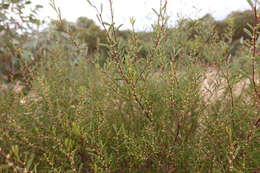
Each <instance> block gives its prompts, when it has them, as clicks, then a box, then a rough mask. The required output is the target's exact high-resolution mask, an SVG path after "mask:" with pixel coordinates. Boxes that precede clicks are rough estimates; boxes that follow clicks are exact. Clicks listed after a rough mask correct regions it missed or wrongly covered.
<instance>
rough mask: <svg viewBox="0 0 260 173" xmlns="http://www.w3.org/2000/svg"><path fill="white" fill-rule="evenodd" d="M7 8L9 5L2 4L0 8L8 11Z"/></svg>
mask: <svg viewBox="0 0 260 173" xmlns="http://www.w3.org/2000/svg"><path fill="white" fill-rule="evenodd" d="M9 6H10V4H2V8H3V9H5V10H6V9H8V8H9Z"/></svg>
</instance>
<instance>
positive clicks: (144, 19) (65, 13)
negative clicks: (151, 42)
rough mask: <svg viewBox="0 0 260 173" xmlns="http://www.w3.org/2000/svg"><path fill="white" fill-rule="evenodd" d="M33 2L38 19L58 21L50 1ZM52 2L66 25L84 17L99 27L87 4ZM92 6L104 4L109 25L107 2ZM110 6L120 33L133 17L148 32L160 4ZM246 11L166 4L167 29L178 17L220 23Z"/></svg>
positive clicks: (241, 5)
mask: <svg viewBox="0 0 260 173" xmlns="http://www.w3.org/2000/svg"><path fill="white" fill-rule="evenodd" d="M35 2H36V3H38V4H42V5H43V6H44V9H42V10H41V11H40V13H39V16H40V18H41V19H47V16H49V17H51V18H53V19H57V15H56V14H55V12H54V10H53V9H52V8H51V7H50V5H49V0H37V1H35ZM55 2H56V5H57V6H58V7H59V8H60V10H61V14H62V17H63V18H65V19H67V20H68V21H72V22H75V21H76V19H77V18H78V17H80V16H85V17H88V18H91V19H93V20H94V21H95V22H96V23H98V21H97V17H96V12H95V10H94V9H93V8H92V7H90V5H89V4H88V3H87V1H86V0H55ZM92 2H93V3H94V4H95V5H96V6H97V7H98V8H99V7H100V4H101V3H103V8H104V12H103V13H104V19H105V20H106V21H108V22H109V19H110V18H109V11H108V9H109V6H108V0H92ZM113 4H114V12H115V22H116V24H118V25H119V24H123V27H122V29H127V28H130V27H131V25H130V22H129V18H130V17H134V18H135V19H136V29H137V30H147V29H149V28H150V26H151V24H152V23H153V22H154V21H155V19H156V17H155V15H154V13H153V11H152V10H151V9H152V8H155V9H158V8H159V4H160V0H113ZM245 9H249V5H248V4H247V0H168V15H169V16H170V21H169V24H170V25H174V24H175V22H176V21H177V19H178V18H180V17H190V18H193V19H195V18H198V17H201V16H203V15H205V14H206V13H211V14H212V15H213V17H214V18H215V19H218V20H220V19H223V18H225V17H226V16H227V15H228V14H229V13H230V12H231V11H235V10H245ZM179 16H180V17H179Z"/></svg>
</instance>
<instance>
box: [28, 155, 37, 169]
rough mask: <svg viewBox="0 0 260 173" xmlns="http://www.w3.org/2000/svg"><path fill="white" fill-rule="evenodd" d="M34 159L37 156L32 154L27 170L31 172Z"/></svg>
mask: <svg viewBox="0 0 260 173" xmlns="http://www.w3.org/2000/svg"><path fill="white" fill-rule="evenodd" d="M34 157H35V154H32V155H31V157H30V160H29V161H28V162H27V164H26V169H27V170H30V168H31V165H32V163H33V160H34Z"/></svg>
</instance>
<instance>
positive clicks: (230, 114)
mask: <svg viewBox="0 0 260 173" xmlns="http://www.w3.org/2000/svg"><path fill="white" fill-rule="evenodd" d="M161 2H162V3H161V6H160V8H159V10H158V11H155V13H156V14H157V17H158V22H156V23H157V24H154V25H153V31H152V32H148V33H144V32H137V33H136V32H135V30H134V20H133V19H131V23H132V25H133V30H131V31H124V32H122V31H119V30H118V28H117V27H116V25H115V24H114V22H113V21H112V22H111V24H109V23H105V22H103V23H102V22H101V28H102V29H100V27H98V26H97V25H96V24H95V23H94V22H93V21H92V20H90V19H87V18H79V19H78V21H77V23H76V24H73V23H70V22H67V21H66V20H62V19H60V20H59V21H53V22H52V23H51V24H50V25H49V27H48V28H47V29H46V30H45V31H43V32H41V33H40V34H38V35H37V37H36V36H35V37H31V38H30V39H29V40H30V41H29V42H27V43H26V44H24V45H23V46H25V47H26V46H28V47H30V46H35V45H36V48H37V50H38V51H35V53H33V50H35V49H32V52H30V51H29V50H28V52H25V50H26V49H22V50H20V52H24V54H29V53H31V54H33V55H37V56H39V57H41V60H40V61H39V62H38V63H37V69H35V70H34V71H33V72H30V73H29V74H30V80H29V81H28V83H29V84H30V90H29V91H28V92H27V93H25V92H24V91H21V92H14V91H12V90H11V89H7V90H5V89H4V88H2V86H1V87H0V105H1V106H0V116H1V118H0V132H1V133H0V172H55V173H56V172H57V173H58V172H75V173H76V172H77V173H80V172H166V173H173V172H180V173H182V172H185V173H186V172H187V173H189V172H191V173H193V172H203V173H204V172H205V173H206V172H230V173H231V172H248V173H249V172H257V171H258V170H259V162H260V157H259V156H260V153H259V151H260V144H259V140H260V138H259V134H260V133H259V132H260V131H259V126H260V125H259V124H260V123H259V121H260V120H259V116H260V115H259V103H260V102H259V97H258V92H259V83H257V82H256V79H257V77H256V76H259V74H260V71H259V69H260V68H259V62H258V60H257V58H256V56H254V55H255V53H256V52H255V51H256V49H255V46H256V44H257V42H256V40H255V41H254V44H251V43H252V42H249V41H248V40H244V41H243V46H240V49H238V50H239V51H240V53H241V55H238V54H232V52H231V50H232V46H230V45H234V43H235V41H234V40H233V31H234V30H233V28H232V27H233V26H234V25H233V24H232V22H230V20H229V21H227V23H226V24H225V26H226V28H225V30H223V32H221V33H218V32H216V31H215V28H217V27H219V26H217V25H215V24H214V23H215V22H216V21H214V20H213V18H212V17H211V16H210V15H206V16H204V17H202V18H201V19H198V20H190V19H183V20H180V21H179V23H178V25H177V26H176V27H175V28H169V27H168V26H167V20H168V17H167V13H166V5H167V3H166V1H161ZM89 3H90V5H91V6H92V7H94V8H95V7H96V6H95V4H92V3H91V2H89ZM110 3H112V2H111V1H110ZM110 5H111V6H112V4H110ZM53 7H54V8H55V6H53ZM95 9H96V10H97V14H98V16H99V19H100V21H102V20H103V19H102V15H101V11H99V9H97V8H95ZM110 10H111V11H112V15H113V9H112V8H111V9H110ZM221 24H223V23H221ZM257 27H258V26H256V25H252V26H251V30H249V31H248V35H249V36H250V37H252V38H254V37H255V34H254V32H253V31H255V30H256V28H257ZM220 28H221V27H220ZM220 34H221V36H220ZM92 35H95V37H92ZM34 38H37V39H34ZM252 38H250V39H251V40H252ZM91 39H94V41H93V40H91ZM34 40H37V43H35V42H34ZM92 41H93V42H92ZM92 46H93V47H92ZM101 47H104V48H105V49H104V50H100V49H102V48H101ZM88 50H89V51H88ZM248 51H249V53H248ZM242 55H243V56H242ZM26 56H30V55H26ZM23 57H25V55H24V56H23ZM249 57H250V58H249ZM251 57H252V58H251ZM242 60H243V64H242V65H243V66H242V65H241V61H242ZM101 65H102V66H101ZM249 67H250V68H249ZM20 69H23V68H20ZM21 71H22V72H25V71H24V69H23V70H21ZM252 72H254V73H252ZM252 74H255V75H256V76H254V75H253V76H252Z"/></svg>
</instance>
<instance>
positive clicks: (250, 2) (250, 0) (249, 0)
mask: <svg viewBox="0 0 260 173" xmlns="http://www.w3.org/2000/svg"><path fill="white" fill-rule="evenodd" d="M247 2H248V4H249V5H250V7H251V8H254V4H253V2H252V0H247Z"/></svg>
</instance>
